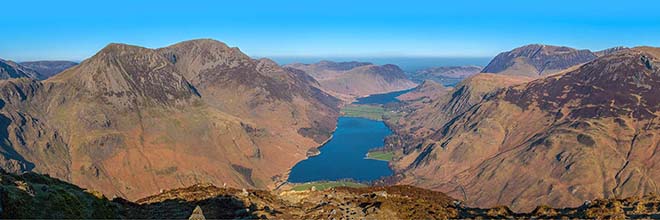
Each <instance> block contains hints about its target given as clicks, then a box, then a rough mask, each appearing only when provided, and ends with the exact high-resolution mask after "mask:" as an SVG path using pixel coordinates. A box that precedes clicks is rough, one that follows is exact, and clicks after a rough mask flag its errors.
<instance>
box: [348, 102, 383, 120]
mask: <svg viewBox="0 0 660 220" xmlns="http://www.w3.org/2000/svg"><path fill="white" fill-rule="evenodd" d="M341 114H342V115H343V116H346V117H360V118H368V119H372V120H378V121H382V120H383V115H384V114H385V109H384V108H383V107H382V106H379V105H347V106H345V107H344V108H342V109H341Z"/></svg>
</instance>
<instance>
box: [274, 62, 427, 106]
mask: <svg viewBox="0 0 660 220" xmlns="http://www.w3.org/2000/svg"><path fill="white" fill-rule="evenodd" d="M285 67H288V68H294V69H299V70H302V71H304V72H306V73H308V74H309V75H311V76H312V77H314V78H315V79H316V80H317V81H318V82H319V83H320V84H321V87H322V88H323V89H325V90H327V91H331V92H332V93H337V94H339V95H344V96H349V97H360V96H367V95H372V94H380V93H388V92H393V91H399V90H406V89H410V88H413V87H415V86H416V84H415V83H413V82H412V81H410V80H408V79H407V76H406V75H405V73H404V72H403V70H401V69H400V68H399V67H398V66H396V65H392V64H387V65H382V66H378V65H374V64H371V63H362V62H340V63H335V62H331V61H321V62H319V63H315V64H299V63H296V64H288V65H286V66H285Z"/></svg>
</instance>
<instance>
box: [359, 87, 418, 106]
mask: <svg viewBox="0 0 660 220" xmlns="http://www.w3.org/2000/svg"><path fill="white" fill-rule="evenodd" d="M412 90H413V89H407V90H401V91H396V92H390V93H383V94H375V95H370V96H367V97H362V98H358V99H357V100H356V101H355V102H353V104H387V103H390V102H399V100H398V99H396V97H397V96H400V95H402V94H403V93H406V92H410V91H412Z"/></svg>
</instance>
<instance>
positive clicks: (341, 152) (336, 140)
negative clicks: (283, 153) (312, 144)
mask: <svg viewBox="0 0 660 220" xmlns="http://www.w3.org/2000/svg"><path fill="white" fill-rule="evenodd" d="M391 133H392V131H391V130H390V129H389V128H388V127H387V126H385V124H384V123H383V122H382V121H374V120H370V119H365V118H352V117H340V118H339V120H338V121H337V129H336V130H335V133H334V135H333V137H332V139H331V140H330V141H328V142H327V143H326V144H325V145H323V146H322V147H321V148H320V151H321V154H320V155H318V156H314V157H310V158H309V159H306V160H303V161H301V162H299V163H298V164H296V165H295V166H294V167H293V168H292V169H291V173H290V175H289V182H292V183H303V182H311V181H321V180H341V179H353V180H357V181H372V180H377V179H379V178H380V177H384V176H390V175H392V170H391V169H390V168H389V167H388V163H387V162H386V161H379V160H370V159H365V156H366V154H367V152H368V151H369V149H372V148H376V147H381V146H383V144H384V140H385V137H386V136H387V135H390V134H391Z"/></svg>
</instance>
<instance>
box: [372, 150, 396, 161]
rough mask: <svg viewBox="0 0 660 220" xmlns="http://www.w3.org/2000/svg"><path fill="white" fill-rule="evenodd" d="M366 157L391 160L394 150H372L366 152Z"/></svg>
mask: <svg viewBox="0 0 660 220" xmlns="http://www.w3.org/2000/svg"><path fill="white" fill-rule="evenodd" d="M367 158H369V159H372V160H383V161H391V160H392V158H394V152H383V151H374V152H369V153H367Z"/></svg>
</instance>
